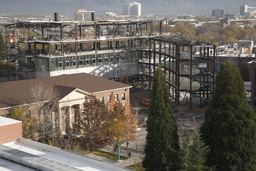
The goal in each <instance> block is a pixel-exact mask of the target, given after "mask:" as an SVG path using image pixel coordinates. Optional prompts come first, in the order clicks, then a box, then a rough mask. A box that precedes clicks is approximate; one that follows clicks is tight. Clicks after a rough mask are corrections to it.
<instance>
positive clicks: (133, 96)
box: [130, 89, 206, 134]
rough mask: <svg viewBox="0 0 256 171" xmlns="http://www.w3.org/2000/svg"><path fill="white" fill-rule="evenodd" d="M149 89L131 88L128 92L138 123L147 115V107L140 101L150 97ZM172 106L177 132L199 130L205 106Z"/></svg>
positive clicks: (143, 120)
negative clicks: (190, 107)
mask: <svg viewBox="0 0 256 171" xmlns="http://www.w3.org/2000/svg"><path fill="white" fill-rule="evenodd" d="M150 92H151V91H149V90H143V89H137V90H132V91H131V93H130V103H131V109H132V111H133V112H137V113H138V117H139V119H140V121H139V123H140V124H141V123H143V122H144V123H145V118H147V117H148V107H146V106H145V105H144V104H143V103H142V99H143V98H146V99H150ZM173 106H174V109H173V110H174V117H175V119H176V124H177V127H178V134H181V133H182V130H183V129H187V130H189V131H199V128H200V126H201V124H202V123H203V122H204V112H205V110H206V107H205V108H198V107H195V106H193V108H192V109H189V106H188V105H180V106H177V105H173Z"/></svg>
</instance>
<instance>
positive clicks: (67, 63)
mask: <svg viewBox="0 0 256 171" xmlns="http://www.w3.org/2000/svg"><path fill="white" fill-rule="evenodd" d="M66 66H69V58H66Z"/></svg>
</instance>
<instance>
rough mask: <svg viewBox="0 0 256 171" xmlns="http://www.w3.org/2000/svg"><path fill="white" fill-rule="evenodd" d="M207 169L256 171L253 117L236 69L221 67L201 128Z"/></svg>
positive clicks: (228, 63)
mask: <svg viewBox="0 0 256 171" xmlns="http://www.w3.org/2000/svg"><path fill="white" fill-rule="evenodd" d="M201 134H202V138H203V140H204V142H205V144H206V145H207V146H209V153H208V155H207V157H208V158H207V164H208V166H215V165H216V169H217V170H234V171H235V170H256V115H255V111H254V110H253V109H252V108H251V107H250V106H249V105H248V103H247V102H246V96H245V92H244V82H243V80H242V78H241V76H240V73H239V70H238V69H237V67H236V65H235V64H234V63H233V62H232V61H230V60H228V61H225V62H223V63H222V64H221V66H220V72H219V73H218V75H217V77H216V88H215V90H214V93H213V98H212V101H211V104H210V106H209V107H208V109H207V110H206V112H205V122H204V123H203V125H202V127H201Z"/></svg>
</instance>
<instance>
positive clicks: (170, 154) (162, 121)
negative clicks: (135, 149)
mask: <svg viewBox="0 0 256 171" xmlns="http://www.w3.org/2000/svg"><path fill="white" fill-rule="evenodd" d="M147 132H148V134H147V137H146V146H145V158H144V160H143V167H144V168H146V170H150V171H154V170H157V171H162V170H177V169H178V165H179V159H178V150H179V142H178V138H179V137H178V135H177V127H176V125H175V119H174V116H173V110H172V108H171V101H170V98H169V89H168V87H167V85H166V84H165V78H164V75H163V72H162V69H161V67H160V66H159V67H158V68H157V70H156V73H155V76H154V83H153V88H152V92H151V102H150V105H149V116H148V121H147Z"/></svg>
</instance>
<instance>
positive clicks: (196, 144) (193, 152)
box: [189, 132, 209, 171]
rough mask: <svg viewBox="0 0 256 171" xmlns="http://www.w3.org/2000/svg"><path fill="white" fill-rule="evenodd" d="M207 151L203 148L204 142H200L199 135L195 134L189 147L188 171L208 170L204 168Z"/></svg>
mask: <svg viewBox="0 0 256 171" xmlns="http://www.w3.org/2000/svg"><path fill="white" fill-rule="evenodd" d="M207 153H208V149H207V147H206V146H205V144H204V142H203V141H202V140H201V137H200V134H199V133H198V132H196V133H195V135H194V137H193V139H192V144H191V146H190V156H189V159H190V164H191V167H190V169H189V170H190V171H203V170H209V169H207V168H206V167H205V163H206V157H207Z"/></svg>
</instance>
